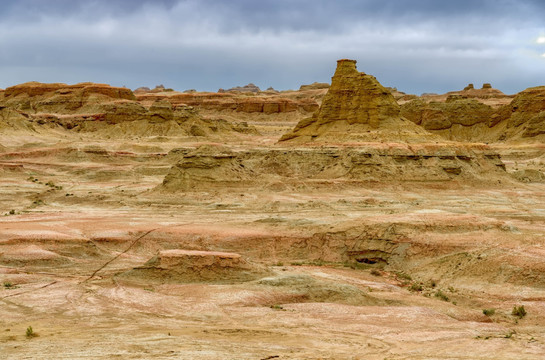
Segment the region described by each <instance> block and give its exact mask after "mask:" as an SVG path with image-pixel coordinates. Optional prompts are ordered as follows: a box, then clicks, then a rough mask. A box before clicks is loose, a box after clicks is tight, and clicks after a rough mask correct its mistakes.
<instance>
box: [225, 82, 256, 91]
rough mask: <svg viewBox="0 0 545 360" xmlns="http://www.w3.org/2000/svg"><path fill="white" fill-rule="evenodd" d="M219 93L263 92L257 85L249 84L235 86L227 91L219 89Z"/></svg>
mask: <svg viewBox="0 0 545 360" xmlns="http://www.w3.org/2000/svg"><path fill="white" fill-rule="evenodd" d="M218 92H219V93H221V92H241V93H258V92H261V89H260V88H259V87H257V86H256V85H254V84H252V83H249V84H248V85H244V86H235V87H232V88H230V89H227V90H223V89H219V90H218Z"/></svg>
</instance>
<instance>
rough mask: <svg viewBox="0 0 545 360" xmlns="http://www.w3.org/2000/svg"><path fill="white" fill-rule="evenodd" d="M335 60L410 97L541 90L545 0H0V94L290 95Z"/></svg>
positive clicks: (324, 76)
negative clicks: (169, 91)
mask: <svg viewBox="0 0 545 360" xmlns="http://www.w3.org/2000/svg"><path fill="white" fill-rule="evenodd" d="M341 58H351V59H356V60H357V61H358V69H359V70H360V71H363V72H366V73H368V74H372V75H374V76H376V77H377V79H378V80H379V81H380V82H381V83H382V84H383V85H385V86H395V87H397V88H398V89H399V90H401V91H405V92H407V93H417V94H420V93H422V92H438V93H443V92H446V91H450V90H458V89H461V88H463V87H464V86H465V85H466V84H468V83H474V84H475V85H476V86H478V87H480V86H481V84H482V83H483V82H490V83H492V85H493V86H494V87H496V88H499V89H500V90H502V91H504V92H506V93H516V92H518V91H521V90H523V89H525V88H527V87H531V86H537V85H545V1H542V0H536V1H529V0H481V1H479V0H468V1H466V0H458V1H448V2H447V1H436V0H421V1H420V0H413V1H406V0H394V1H388V0H342V1H340V0H338V1H335V0H104V1H103V0H84V1H79V0H0V88H5V87H8V86H11V85H15V84H18V83H22V82H26V81H41V82H65V83H77V82H83V81H92V82H100V83H108V84H112V85H116V86H127V87H129V88H132V89H134V88H137V87H139V86H148V87H153V86H155V85H157V84H164V85H165V86H166V87H172V88H174V89H176V90H185V89H191V88H195V89H197V90H202V91H204V90H212V91H216V90H217V89H218V88H229V87H233V86H237V85H245V84H247V83H249V82H253V83H255V84H256V85H258V86H259V87H261V88H262V89H264V88H267V87H269V86H272V87H274V88H276V89H281V90H282V89H297V88H299V86H300V85H301V84H307V83H312V82H314V81H319V82H329V81H330V79H331V76H332V75H333V72H334V70H335V66H336V60H337V59H341Z"/></svg>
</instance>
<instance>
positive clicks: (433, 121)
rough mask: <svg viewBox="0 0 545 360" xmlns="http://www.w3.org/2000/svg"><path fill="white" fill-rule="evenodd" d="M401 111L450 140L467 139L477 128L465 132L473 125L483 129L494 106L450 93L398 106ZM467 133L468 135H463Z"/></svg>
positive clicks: (425, 127)
mask: <svg viewBox="0 0 545 360" xmlns="http://www.w3.org/2000/svg"><path fill="white" fill-rule="evenodd" d="M401 114H402V115H403V116H404V117H405V118H407V119H409V120H411V121H412V122H414V123H415V124H418V125H421V126H422V127H423V128H424V129H426V130H429V131H436V132H437V133H439V134H441V135H443V136H444V137H446V138H447V139H450V140H470V139H471V138H472V137H474V136H477V135H478V134H475V133H476V132H477V130H475V131H473V132H467V131H466V132H464V131H463V129H464V128H468V127H474V126H476V129H477V128H478V129H479V130H482V131H485V130H486V129H487V128H488V127H489V123H490V121H491V117H492V115H493V114H494V109H493V108H492V107H490V106H488V105H485V104H483V103H481V102H479V101H477V100H475V99H467V98H463V97H461V96H457V95H451V96H450V97H449V98H448V99H447V101H446V102H436V101H432V102H426V101H424V100H422V99H417V100H413V101H410V102H407V103H405V104H403V105H402V106H401ZM464 135H467V136H468V137H469V138H463V136H464Z"/></svg>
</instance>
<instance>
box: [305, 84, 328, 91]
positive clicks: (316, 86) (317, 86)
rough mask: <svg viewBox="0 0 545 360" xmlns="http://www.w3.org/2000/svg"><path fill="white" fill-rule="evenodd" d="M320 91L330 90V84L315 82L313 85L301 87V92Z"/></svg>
mask: <svg viewBox="0 0 545 360" xmlns="http://www.w3.org/2000/svg"><path fill="white" fill-rule="evenodd" d="M319 89H329V84H328V83H319V82H313V83H312V84H308V85H301V86H300V87H299V91H305V90H319Z"/></svg>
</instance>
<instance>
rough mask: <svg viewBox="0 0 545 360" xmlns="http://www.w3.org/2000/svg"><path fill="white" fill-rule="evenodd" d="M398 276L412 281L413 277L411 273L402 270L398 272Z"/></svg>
mask: <svg viewBox="0 0 545 360" xmlns="http://www.w3.org/2000/svg"><path fill="white" fill-rule="evenodd" d="M396 275H397V277H398V278H400V279H402V280H409V281H411V280H412V279H413V278H412V277H411V275H409V274H405V273H402V272H399V273H396Z"/></svg>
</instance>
